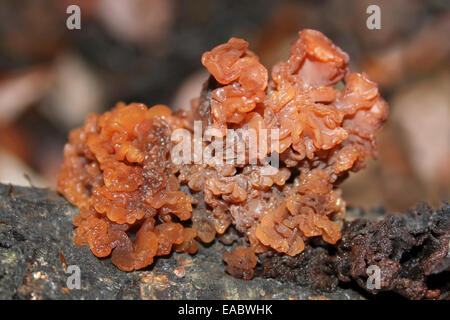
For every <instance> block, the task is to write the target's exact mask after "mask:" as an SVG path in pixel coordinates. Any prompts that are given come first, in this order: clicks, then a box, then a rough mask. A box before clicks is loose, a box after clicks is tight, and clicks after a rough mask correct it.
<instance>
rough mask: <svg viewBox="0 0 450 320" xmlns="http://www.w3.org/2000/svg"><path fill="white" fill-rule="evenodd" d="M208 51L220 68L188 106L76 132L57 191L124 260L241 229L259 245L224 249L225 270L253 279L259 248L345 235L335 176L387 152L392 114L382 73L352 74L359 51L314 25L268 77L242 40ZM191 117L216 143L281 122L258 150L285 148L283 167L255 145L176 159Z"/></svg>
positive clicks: (135, 111) (85, 232) (90, 239)
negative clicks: (272, 139)
mask: <svg viewBox="0 0 450 320" xmlns="http://www.w3.org/2000/svg"><path fill="white" fill-rule="evenodd" d="M202 63H203V65H204V66H205V67H206V68H207V69H208V71H209V72H210V74H211V77H210V79H209V80H208V81H207V82H206V83H205V85H204V88H203V90H202V92H201V95H200V97H199V98H198V99H196V100H194V101H193V107H192V110H190V111H188V112H185V114H184V115H173V114H172V113H171V111H170V109H168V108H167V107H165V106H161V105H157V106H154V107H152V108H150V109H147V108H146V107H145V106H144V105H142V104H130V105H128V106H126V105H123V104H119V105H117V106H116V107H115V108H114V109H113V110H112V111H110V112H106V113H105V114H103V115H101V116H98V115H90V116H89V117H88V118H87V120H86V122H85V124H84V126H83V127H82V128H79V129H75V130H73V131H72V132H71V133H70V136H69V143H68V144H67V145H66V147H65V149H64V156H65V159H64V165H63V168H62V171H61V174H60V177H59V180H58V190H59V191H60V192H61V193H62V194H64V195H65V196H66V198H67V199H68V200H69V201H70V202H72V203H73V204H75V205H77V206H78V207H79V208H80V214H79V215H77V216H76V217H75V218H74V225H75V226H76V227H77V228H76V230H75V244H76V245H86V244H89V246H90V248H91V250H92V252H93V253H94V254H95V255H96V256H99V257H105V256H108V255H109V254H111V252H112V262H113V263H114V264H115V265H116V266H118V267H119V268H120V269H122V270H133V269H139V268H142V267H145V266H147V265H149V264H151V263H152V262H153V258H154V257H155V256H159V255H166V254H168V253H170V251H171V249H172V248H173V249H174V250H176V251H180V252H189V253H194V252H195V251H196V250H197V248H198V244H197V241H196V239H197V240H200V241H202V242H211V241H213V240H214V239H215V237H216V235H219V236H220V239H227V243H229V242H230V239H232V240H231V241H233V239H234V238H233V237H234V236H233V235H232V233H233V232H234V233H235V234H237V235H238V236H239V237H241V239H242V240H241V243H246V244H247V246H238V247H237V248H236V249H235V250H233V251H231V252H230V253H225V254H224V257H223V258H224V260H225V262H226V263H227V271H228V272H229V273H231V274H232V275H234V276H237V277H241V278H245V279H250V278H252V276H253V268H254V267H255V266H256V264H257V258H256V255H255V253H262V252H266V251H268V250H276V251H278V252H282V253H285V254H287V255H290V256H294V255H297V254H299V253H300V252H302V251H303V249H304V248H305V245H306V244H307V242H308V241H309V240H310V239H311V238H312V237H321V238H322V239H323V241H325V242H327V243H330V244H334V243H336V242H337V241H338V240H339V239H340V238H341V221H342V219H343V217H344V213H345V202H344V201H343V200H342V198H341V196H340V192H339V190H338V189H336V187H337V185H338V184H339V183H340V182H342V180H343V179H345V178H346V177H347V176H348V173H349V172H350V171H358V170H359V169H361V168H363V167H364V159H365V158H367V157H370V156H375V152H376V141H375V133H376V131H377V129H379V127H380V126H381V124H382V123H383V121H384V120H385V118H386V116H387V113H388V106H387V104H386V102H385V101H384V100H383V99H382V98H381V97H380V95H379V91H378V88H377V85H376V84H375V83H374V82H372V81H370V80H369V79H368V77H367V75H366V74H364V73H362V74H360V73H354V72H350V71H349V69H348V63H349V58H348V56H347V54H346V53H345V52H343V51H342V50H341V49H340V48H338V47H337V46H335V45H334V44H333V43H332V42H331V41H330V40H329V39H328V38H327V37H325V36H324V35H323V34H322V33H320V32H318V31H315V30H308V29H307V30H303V31H301V32H300V33H299V37H298V39H297V41H296V42H294V43H293V45H292V47H291V50H290V55H289V58H288V59H287V61H283V62H279V63H278V64H276V65H275V66H274V67H273V68H272V72H271V75H270V79H269V75H268V71H267V69H266V68H265V67H264V66H263V65H262V64H261V63H260V62H259V60H258V57H257V56H256V55H255V54H254V53H253V52H251V51H250V50H249V49H248V43H247V42H246V41H244V40H242V39H236V38H232V39H230V40H229V41H228V42H227V43H225V44H222V45H219V46H217V47H216V48H214V49H212V50H211V51H209V52H206V53H204V54H203V57H202ZM339 88H342V89H339ZM193 120H201V121H202V123H203V124H206V125H210V126H211V127H212V128H213V129H216V130H213V131H212V132H213V137H212V140H211V141H213V140H214V139H219V138H225V137H226V135H227V134H228V132H229V130H228V129H249V128H251V129H254V130H256V131H257V132H258V133H259V132H262V129H265V130H267V131H268V132H272V131H271V130H274V129H276V130H277V132H278V133H279V134H278V137H277V139H278V140H277V143H276V144H270V145H268V147H267V148H266V149H263V150H266V152H265V153H264V154H262V155H261V154H260V155H259V156H258V157H259V158H263V157H265V156H266V155H269V154H270V153H271V152H272V153H276V154H278V155H279V160H280V161H279V167H278V168H275V167H272V170H271V171H270V174H267V172H264V168H265V167H266V166H265V165H263V164H258V163H256V164H255V163H253V162H252V163H250V162H249V161H248V160H249V157H246V161H247V162H245V163H244V164H215V163H212V162H206V163H195V164H194V163H192V164H187V165H182V166H177V165H174V164H173V163H172V162H171V157H170V150H171V143H172V142H171V138H170V137H171V133H172V132H173V130H175V129H178V128H185V129H189V130H192V128H193ZM227 130H228V131H227ZM211 141H209V142H204V143H203V145H204V146H207V145H208V144H209V143H212V142H211ZM233 150H234V149H233ZM235 151H236V150H235ZM236 152H237V151H236ZM236 231H237V232H236Z"/></svg>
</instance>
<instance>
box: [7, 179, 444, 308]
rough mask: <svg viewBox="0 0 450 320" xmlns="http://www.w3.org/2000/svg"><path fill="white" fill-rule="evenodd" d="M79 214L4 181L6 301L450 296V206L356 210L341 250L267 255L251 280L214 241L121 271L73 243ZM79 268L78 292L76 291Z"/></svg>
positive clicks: (313, 248)
mask: <svg viewBox="0 0 450 320" xmlns="http://www.w3.org/2000/svg"><path fill="white" fill-rule="evenodd" d="M77 212H78V209H77V208H75V207H73V206H72V205H70V204H69V203H68V202H67V201H66V200H65V199H64V198H63V197H61V196H60V195H58V194H57V193H56V192H54V191H51V190H46V189H36V188H26V187H18V186H11V185H3V184H0V299H239V300H242V299H362V298H363V297H365V298H373V297H374V296H373V295H371V294H377V293H379V292H383V291H388V292H394V293H395V294H396V295H397V297H400V295H402V296H404V297H407V298H413V299H420V298H441V299H448V298H449V297H450V294H449V292H450V289H449V288H450V277H449V274H450V272H449V270H450V255H449V242H450V206H449V205H444V206H442V207H441V208H440V209H437V210H433V209H431V208H429V207H428V206H426V205H421V206H418V207H417V208H416V209H414V210H411V211H410V212H408V213H406V214H404V215H400V216H389V215H388V216H386V214H385V212H384V211H382V210H381V211H372V212H363V211H361V210H349V211H348V214H347V219H348V220H351V221H347V222H346V223H345V225H344V229H343V239H342V240H341V241H339V242H338V243H337V245H335V246H330V245H326V244H324V243H321V242H320V241H319V242H318V243H311V244H310V245H309V246H308V247H307V248H306V249H305V251H304V252H302V253H301V254H300V255H297V256H295V257H288V256H286V255H279V254H274V253H267V254H262V255H260V256H259V257H258V259H259V262H260V264H259V266H258V267H257V272H256V275H257V277H255V278H254V279H252V280H241V279H236V278H233V277H232V276H230V275H228V274H226V273H225V271H224V269H225V266H224V264H223V262H222V254H223V252H224V251H225V250H229V249H230V248H229V247H227V246H224V245H223V244H221V243H220V242H219V241H217V240H216V241H215V242H214V243H213V244H211V245H208V246H201V247H200V249H199V252H198V253H197V254H195V255H189V254H185V253H183V254H178V253H173V254H171V255H169V256H167V257H163V258H161V257H160V258H159V259H157V260H156V262H155V263H154V264H153V265H152V266H150V267H148V268H145V269H143V270H139V271H134V272H129V273H127V272H123V271H120V270H118V269H117V268H116V267H115V266H114V265H113V264H112V263H111V262H110V261H109V258H106V259H99V258H97V257H95V256H94V255H93V254H92V253H91V252H90V250H89V248H88V247H76V246H74V245H73V225H72V218H73V216H74V215H75V214H76V213H77ZM367 219H369V220H367ZM370 265H376V266H378V267H380V268H381V289H379V290H371V289H369V288H367V283H366V280H367V272H366V269H367V267H368V266H370ZM71 266H72V267H71ZM73 266H76V267H75V268H77V267H78V268H79V271H80V288H79V289H77V288H73V289H70V288H69V287H71V286H70V285H69V284H70V283H73V282H72V281H70V280H71V279H73V277H74V272H73V270H72V268H73ZM68 280H69V284H68ZM346 282H347V283H346ZM365 292H370V293H371V294H366V293H365ZM389 298H392V295H390V296H389Z"/></svg>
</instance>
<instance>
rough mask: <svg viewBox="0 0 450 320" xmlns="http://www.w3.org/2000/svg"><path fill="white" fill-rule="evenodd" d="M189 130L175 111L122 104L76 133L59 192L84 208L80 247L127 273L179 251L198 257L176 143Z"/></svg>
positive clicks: (71, 138)
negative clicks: (174, 156)
mask: <svg viewBox="0 0 450 320" xmlns="http://www.w3.org/2000/svg"><path fill="white" fill-rule="evenodd" d="M182 126H183V119H181V118H178V117H176V116H173V115H172V114H171V111H170V109H169V108H168V107H166V106H162V105H157V106H154V107H153V108H150V109H147V107H146V106H144V105H142V104H130V105H124V104H118V105H117V106H116V107H115V108H114V109H113V110H111V111H109V112H106V113H105V114H103V115H101V116H98V115H94V114H92V115H90V116H89V117H88V118H87V119H86V122H85V124H84V126H83V127H82V128H79V129H75V130H73V131H72V132H71V133H70V136H69V142H68V144H67V145H66V146H65V148H64V164H63V167H62V171H61V173H60V176H59V179H58V190H59V191H60V192H61V193H63V194H64V195H65V196H66V198H67V199H68V200H69V201H70V202H72V203H73V204H75V205H77V206H78V207H79V208H80V214H79V215H77V216H75V218H74V221H73V223H74V225H75V226H76V227H77V228H76V230H75V236H74V242H75V244H76V245H87V244H88V245H89V247H90V249H91V250H92V252H93V253H94V254H95V255H96V256H98V257H105V256H109V255H110V254H111V252H112V262H113V263H114V264H115V265H116V266H117V267H118V268H120V269H121V270H126V271H129V270H133V269H139V268H142V267H145V266H147V265H149V264H151V263H152V262H153V258H154V257H155V256H159V255H165V254H168V253H170V251H171V249H172V246H174V247H175V249H176V250H178V249H179V250H181V251H188V252H194V251H195V250H196V248H197V244H196V242H195V240H194V238H195V236H196V232H195V230H193V229H190V228H184V226H183V225H182V224H181V223H180V222H181V221H185V220H188V219H189V218H190V217H191V210H192V205H191V199H190V197H189V196H187V195H186V194H185V193H183V192H182V191H180V190H179V189H180V184H179V181H178V179H177V177H176V175H175V173H176V172H177V168H176V167H175V166H174V165H173V164H172V163H171V158H170V146H171V142H170V135H171V131H172V130H174V129H175V128H179V127H182Z"/></svg>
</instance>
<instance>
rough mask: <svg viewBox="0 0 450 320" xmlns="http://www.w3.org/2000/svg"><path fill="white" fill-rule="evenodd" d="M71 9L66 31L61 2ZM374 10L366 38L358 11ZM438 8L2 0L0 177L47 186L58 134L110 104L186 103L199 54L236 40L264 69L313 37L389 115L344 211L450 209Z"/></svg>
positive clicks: (447, 60)
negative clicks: (375, 90) (377, 22)
mask: <svg viewBox="0 0 450 320" xmlns="http://www.w3.org/2000/svg"><path fill="white" fill-rule="evenodd" d="M71 4H77V5H79V6H80V8H81V30H68V29H67V28H66V19H67V17H68V16H69V15H68V14H67V13H66V8H67V6H69V5H71ZM371 4H377V5H379V6H380V8H381V29H380V30H369V29H368V28H367V27H366V19H367V17H368V16H369V15H368V14H367V13H366V9H367V7H368V6H369V5H371ZM449 9H450V1H448V0H430V1H423V0H395V1H392V0H382V1H377V0H346V1H337V0H309V1H273V0H264V1H224V0H222V1H211V0H191V1H176V0H127V1H120V0H80V1H76V0H21V1H16V0H2V1H1V2H0V181H1V182H3V183H13V184H20V185H29V184H32V185H34V186H40V187H50V188H54V187H55V181H56V176H57V174H58V171H59V167H60V163H61V160H62V149H63V145H64V143H65V141H66V137H67V134H68V132H69V130H71V129H72V128H74V127H76V126H79V125H80V124H82V122H83V120H84V118H85V117H86V115H87V114H88V113H90V112H103V111H105V110H107V109H109V108H111V107H112V106H114V104H115V103H116V102H117V101H125V102H133V101H136V102H143V103H145V104H147V105H148V106H151V105H154V104H158V103H163V104H167V105H169V106H170V107H171V108H173V109H178V108H185V107H187V106H189V101H190V100H191V99H192V98H194V97H196V96H197V95H198V94H199V90H200V87H201V84H202V82H203V81H204V80H205V79H206V77H207V75H206V73H205V70H204V68H203V67H202V65H201V63H200V57H201V54H202V53H203V52H204V51H206V50H210V49H211V48H212V47H214V46H216V45H218V44H220V43H223V42H226V41H227V40H228V38H230V37H232V36H233V37H242V38H244V39H246V40H247V41H249V43H250V48H251V49H252V50H253V51H255V52H256V53H257V54H258V55H259V56H260V58H261V60H262V62H263V64H265V65H266V66H267V67H269V68H270V66H272V65H273V64H274V63H275V62H276V61H278V60H281V59H285V58H286V57H287V55H288V50H289V45H290V43H291V42H292V41H293V40H294V39H295V38H296V35H297V32H298V31H299V30H300V29H302V28H313V29H318V30H320V31H322V32H323V33H325V34H326V35H327V36H328V37H329V38H331V39H332V40H333V41H334V42H335V43H336V44H338V45H339V46H340V47H341V48H342V49H343V50H344V51H346V52H347V53H348V54H349V55H350V58H351V68H352V70H353V71H358V72H361V71H365V72H366V73H368V74H369V76H370V78H371V79H372V80H374V81H376V82H378V84H379V85H380V89H381V92H382V95H383V97H384V98H385V99H386V100H387V101H388V102H389V104H390V106H391V114H390V117H389V119H388V122H387V123H386V125H385V128H384V130H383V131H382V132H381V133H380V135H379V157H378V160H377V161H372V160H370V161H368V162H367V165H368V168H367V169H366V170H364V171H361V172H360V173H358V174H352V175H351V176H350V178H349V179H348V180H347V181H345V182H344V183H343V184H342V188H343V191H344V198H345V199H346V200H347V204H348V205H350V206H358V207H363V208H373V207H379V206H386V208H388V209H389V210H393V211H401V210H405V209H407V208H409V207H411V206H413V205H415V204H416V203H418V202H419V201H421V200H426V201H429V202H430V203H431V204H433V205H435V206H437V205H439V201H440V200H448V199H450V197H449V195H450V166H449V164H450V126H449V124H450V41H449V34H450V10H449Z"/></svg>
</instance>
